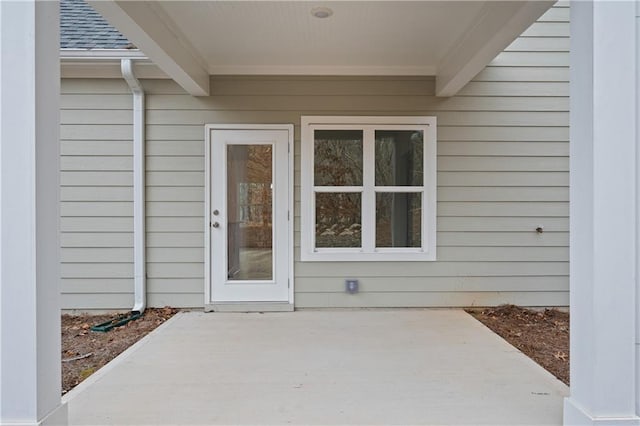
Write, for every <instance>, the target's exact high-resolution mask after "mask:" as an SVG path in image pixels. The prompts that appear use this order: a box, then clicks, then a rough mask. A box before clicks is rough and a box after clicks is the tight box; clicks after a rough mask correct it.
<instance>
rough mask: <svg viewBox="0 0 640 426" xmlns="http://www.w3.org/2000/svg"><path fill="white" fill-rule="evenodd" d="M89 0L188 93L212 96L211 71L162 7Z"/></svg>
mask: <svg viewBox="0 0 640 426" xmlns="http://www.w3.org/2000/svg"><path fill="white" fill-rule="evenodd" d="M89 3H90V4H91V6H92V7H93V8H94V9H95V10H97V11H98V12H99V13H100V14H101V15H102V16H103V17H104V18H105V19H107V20H108V21H109V22H110V23H111V24H112V25H114V26H115V27H116V28H117V29H118V30H119V31H120V32H121V33H122V34H124V36H125V37H127V39H129V40H130V41H131V42H132V43H133V44H135V45H136V46H137V47H138V48H139V49H140V50H141V51H143V52H144V53H145V54H146V56H147V57H148V58H149V59H151V60H152V61H153V62H154V63H155V64H157V65H158V67H160V69H162V70H163V71H164V72H165V73H167V75H169V77H171V78H172V79H173V80H174V81H175V82H176V83H178V84H179V85H180V86H182V88H183V89H185V90H186V91H187V92H188V93H190V94H191V95H193V96H208V95H209V73H208V71H207V70H206V69H205V67H204V66H203V65H202V64H203V61H202V59H201V58H199V57H198V55H197V54H196V53H195V50H194V49H193V47H191V45H190V44H189V42H188V41H187V40H186V39H185V38H184V37H182V36H181V35H180V32H179V31H178V30H177V29H176V28H175V27H174V26H173V25H171V23H170V18H169V17H167V16H166V15H165V14H163V13H162V11H161V9H160V7H159V6H157V5H153V4H152V3H150V2H137V1H134V2H131V1H116V0H109V1H100V0H90V1H89Z"/></svg>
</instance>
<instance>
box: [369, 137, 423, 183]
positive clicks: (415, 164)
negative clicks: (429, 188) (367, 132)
mask: <svg viewBox="0 0 640 426" xmlns="http://www.w3.org/2000/svg"><path fill="white" fill-rule="evenodd" d="M422 140H423V137H422V131H413V130H376V165H375V167H376V186H422V185H424V177H423V173H422V171H423V164H422V163H423V161H422V160H423V158H424V154H423V153H424V151H423V149H424V148H423V142H422Z"/></svg>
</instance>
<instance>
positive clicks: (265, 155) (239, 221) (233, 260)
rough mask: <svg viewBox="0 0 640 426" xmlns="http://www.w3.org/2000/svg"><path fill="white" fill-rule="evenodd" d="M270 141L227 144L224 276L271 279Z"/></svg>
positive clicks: (243, 278)
mask: <svg viewBox="0 0 640 426" xmlns="http://www.w3.org/2000/svg"><path fill="white" fill-rule="evenodd" d="M272 151H273V150H272V146H271V145H228V146H227V164H228V167H227V226H228V228H227V251H228V254H227V268H228V269H227V277H228V279H229V280H230V281H234V280H272V279H273V241H272V240H273V237H272V234H273V233H272V210H273V191H272V188H271V183H272V179H273V177H272V176H273V172H272V169H273V168H272V163H273V160H272Z"/></svg>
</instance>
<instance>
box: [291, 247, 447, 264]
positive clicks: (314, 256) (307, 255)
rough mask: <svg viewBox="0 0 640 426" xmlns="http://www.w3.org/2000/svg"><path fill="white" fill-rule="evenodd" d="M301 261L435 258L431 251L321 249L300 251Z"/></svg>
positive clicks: (378, 260)
mask: <svg viewBox="0 0 640 426" xmlns="http://www.w3.org/2000/svg"><path fill="white" fill-rule="evenodd" d="M300 260H301V261H302V262H433V261H435V260H436V252H435V250H432V251H428V252H426V251H413V250H412V251H408V250H407V249H400V250H398V251H391V250H389V249H387V250H385V251H378V252H374V253H363V252H361V251H352V250H348V249H347V250H344V249H343V250H340V249H338V250H326V249H325V250H322V251H314V252H305V251H303V252H301V253H300Z"/></svg>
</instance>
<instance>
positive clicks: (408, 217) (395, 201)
mask: <svg viewBox="0 0 640 426" xmlns="http://www.w3.org/2000/svg"><path fill="white" fill-rule="evenodd" d="M421 217H422V194H421V193H419V192H408V193H407V192H378V193H376V247H421V246H422V220H421Z"/></svg>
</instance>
